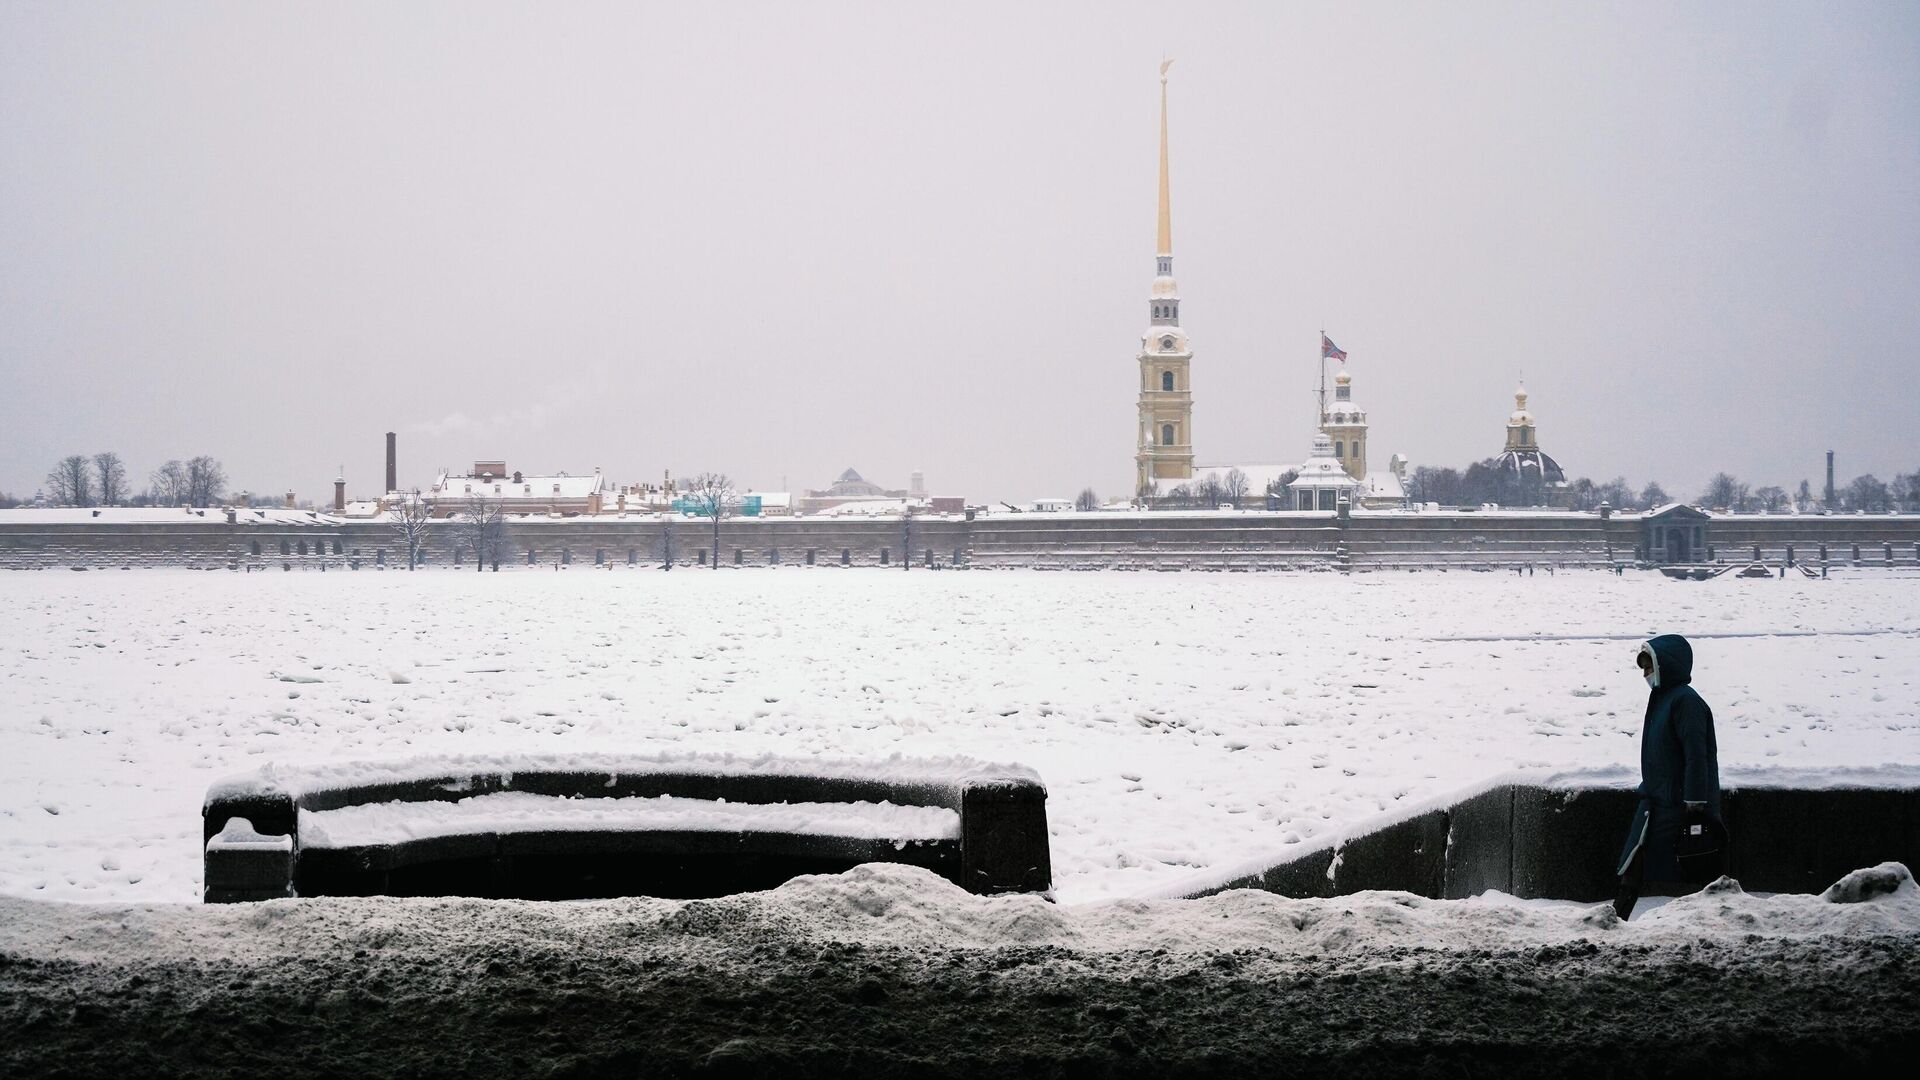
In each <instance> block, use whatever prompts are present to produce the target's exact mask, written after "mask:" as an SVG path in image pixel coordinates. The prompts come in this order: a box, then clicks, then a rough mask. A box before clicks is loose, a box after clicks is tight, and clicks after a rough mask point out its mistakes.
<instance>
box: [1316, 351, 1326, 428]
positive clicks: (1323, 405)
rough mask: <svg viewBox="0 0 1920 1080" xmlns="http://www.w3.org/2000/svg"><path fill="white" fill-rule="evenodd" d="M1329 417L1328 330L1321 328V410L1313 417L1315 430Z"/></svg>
mask: <svg viewBox="0 0 1920 1080" xmlns="http://www.w3.org/2000/svg"><path fill="white" fill-rule="evenodd" d="M1326 418H1327V330H1326V327H1324V326H1323V327H1321V328H1320V412H1319V414H1318V415H1317V416H1315V417H1314V418H1313V430H1315V431H1319V430H1320V425H1321V424H1322V423H1324V422H1325V421H1326Z"/></svg>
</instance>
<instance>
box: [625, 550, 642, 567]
mask: <svg viewBox="0 0 1920 1080" xmlns="http://www.w3.org/2000/svg"><path fill="white" fill-rule="evenodd" d="M639 561H640V549H639V548H628V549H627V565H628V566H632V565H634V564H635V563H637V562H639Z"/></svg>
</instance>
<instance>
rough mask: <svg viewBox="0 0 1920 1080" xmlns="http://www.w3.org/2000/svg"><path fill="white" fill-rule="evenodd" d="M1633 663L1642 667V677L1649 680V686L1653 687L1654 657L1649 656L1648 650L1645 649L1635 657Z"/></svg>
mask: <svg viewBox="0 0 1920 1080" xmlns="http://www.w3.org/2000/svg"><path fill="white" fill-rule="evenodd" d="M1633 662H1634V663H1635V664H1638V665H1639V666H1640V677H1641V678H1643V679H1645V680H1647V684H1648V685H1652V684H1653V657H1651V656H1649V655H1647V652H1646V650H1644V649H1643V650H1641V651H1640V652H1639V653H1637V654H1635V655H1634V658H1633Z"/></svg>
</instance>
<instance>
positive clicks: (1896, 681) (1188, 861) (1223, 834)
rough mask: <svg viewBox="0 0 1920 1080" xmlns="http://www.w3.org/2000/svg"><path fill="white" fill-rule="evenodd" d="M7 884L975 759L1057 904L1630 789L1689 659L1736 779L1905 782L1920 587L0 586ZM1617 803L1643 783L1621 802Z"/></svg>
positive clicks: (60, 894)
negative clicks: (562, 801) (710, 779)
mask: <svg viewBox="0 0 1920 1080" xmlns="http://www.w3.org/2000/svg"><path fill="white" fill-rule="evenodd" d="M0 599H3V600H4V609H5V612H6V616H7V617H6V619H5V620H4V622H3V623H0V687H4V691H3V693H4V702H5V706H4V709H0V748H3V749H4V750H5V753H4V755H0V892H5V893H9V894H14V895H21V896H30V897H36V898H58V899H74V900H98V901H116V902H151V901H191V900H194V899H196V898H197V897H198V895H199V878H200V866H201V859H200V848H201V833H200V821H199V809H200V805H201V799H202V795H203V793H204V792H205V790H206V788H207V786H208V785H209V783H211V782H213V781H214V780H216V779H219V778H221V777H224V776H227V775H231V774H233V773H235V772H239V771H243V770H246V769H248V768H250V767H253V766H256V765H259V764H261V763H263V762H279V763H285V764H292V765H308V764H313V763H322V762H345V761H366V760H381V759H385V758H412V757H418V756H421V755H426V754H519V753H542V754H556V753H558V754H565V753H603V752H613V753H641V754H646V753H666V752H702V753H731V754H737V755H749V756H750V755H763V754H777V755H782V756H786V757H797V758H808V757H815V756H825V757H833V758H885V757H888V756H891V755H897V754H904V755H909V756H914V757H938V756H942V755H965V756H970V757H974V758H978V759H982V760H987V761H1017V762H1021V763H1024V764H1026V765H1029V766H1032V767H1033V768H1035V769H1036V770H1038V772H1039V773H1040V775H1041V776H1042V777H1043V778H1044V779H1045V781H1046V783H1047V785H1048V789H1049V801H1048V806H1047V811H1048V816H1049V819H1050V823H1051V826H1052V832H1053V835H1052V845H1053V862H1054V874H1055V884H1056V890H1057V894H1058V896H1059V898H1060V899H1061V900H1063V901H1065V902H1068V903H1081V902H1088V901H1094V900H1099V899H1103V898H1114V897H1124V896H1130V895H1135V894H1139V893H1143V892H1148V891H1151V890H1153V889H1154V888H1156V887H1161V886H1163V885H1164V884H1165V883H1168V882H1172V881H1175V880H1179V879H1183V878H1187V877H1190V876H1192V875H1193V874H1195V873H1196V872H1198V871H1204V870H1206V869H1208V868H1217V867H1221V866H1225V865H1231V864H1238V863H1241V862H1244V861H1245V860H1246V859H1248V858H1249V857H1252V856H1254V855H1258V854H1260V853H1263V852H1269V851H1284V850H1285V849H1286V848H1288V847H1289V846H1291V845H1296V844H1302V843H1308V842H1312V841H1315V840H1317V839H1322V838H1324V837H1326V836H1327V835H1329V834H1335V833H1338V832H1340V831H1341V830H1343V829H1346V828H1349V827H1350V826H1352V825H1353V824H1354V823H1357V822H1361V821H1364V820H1366V819H1369V818H1372V817H1375V816H1377V815H1380V814H1383V813H1389V812H1392V811H1393V810H1394V809H1395V808H1396V807H1402V806H1406V805H1408V804H1409V803H1410V801H1421V800H1428V799H1433V798H1436V797H1438V796H1441V795H1443V794H1445V793H1447V792H1451V791H1455V790H1458V789H1462V788H1466V787H1470V786H1472V785H1474V784H1476V783H1478V782H1480V781H1482V780H1484V779H1485V778H1487V777H1489V776H1492V775H1494V774H1497V773H1501V772H1505V771H1509V770H1513V769H1544V770H1573V769H1630V768H1631V767H1632V766H1633V764H1634V763H1635V762H1636V761H1637V760H1638V757H1637V754H1638V747H1637V740H1638V733H1639V723H1640V713H1641V708H1642V704H1643V702H1644V698H1645V687H1644V685H1643V684H1642V683H1641V682H1640V680H1639V677H1638V673H1637V671H1636V670H1635V669H1634V667H1633V663H1632V653H1633V648H1634V645H1635V644H1636V643H1637V641H1638V640H1640V639H1641V638H1643V637H1645V636H1647V635H1650V634H1654V633H1662V632H1678V633H1683V634H1686V635H1688V636H1689V637H1691V638H1692V639H1694V643H1695V651H1696V655H1697V657H1698V667H1697V684H1698V685H1699V687H1700V688H1701V691H1702V693H1703V694H1704V695H1705V696H1706V698H1707V700H1708V701H1709V702H1710V703H1711V704H1712V705H1713V708H1714V714H1715V718H1716V723H1717V727H1718V733H1719V744H1720V754H1721V759H1722V762H1723V764H1724V765H1725V767H1726V768H1728V769H1729V770H1730V771H1738V770H1743V769H1744V770H1758V771H1765V770H1769V769H1785V768H1789V767H1790V768H1791V769H1795V770H1802V771H1803V772H1811V773H1816V774H1817V773H1818V772H1819V771H1820V770H1823V769H1828V768H1829V767H1856V768H1857V767H1864V766H1881V765H1887V764H1889V763H1891V764H1895V765H1914V764H1920V717H1916V715H1915V711H1914V703H1915V701H1916V700H1920V693H1916V686H1915V681H1916V673H1920V579H1915V578H1912V577H1901V576H1892V575H1878V574H1873V573H1865V572H1863V573H1856V574H1839V575H1836V576H1835V577H1833V578H1832V579H1830V580H1826V581H1811V580H1801V579H1787V580H1737V579H1731V578H1722V579H1716V580H1713V581H1708V582H1698V583H1695V582H1673V581H1668V580H1666V579H1664V578H1661V577H1659V576H1658V575H1654V574H1644V573H1634V574H1628V575H1627V576H1625V577H1615V576H1613V575H1611V574H1602V573H1578V574H1566V573H1563V574H1560V575H1558V576H1547V575H1545V574H1541V575H1537V576H1532V577H1516V576H1513V575H1510V574H1475V573H1457V572H1456V573H1451V574H1440V573H1423V574H1404V573H1396V574H1385V573H1382V574H1357V575H1353V576H1339V575H1332V574H1137V573H1123V572H1089V573H1037V572H996V573H926V572H920V573H897V572H883V571H866V572H859V573H847V572H836V571H811V572H809V571H804V570H798V569H794V570H758V571H754V572H731V571H729V572H720V573H714V572H701V571H695V570H686V571H681V572H676V573H670V574H663V573H659V572H656V571H641V572H636V571H628V570H620V571H610V572H599V573H596V572H593V571H592V570H589V569H586V568H579V569H574V570H571V571H568V572H565V573H551V572H550V573H531V572H522V573H503V574H474V573H459V572H454V571H451V570H436V571H422V572H419V573H413V574H408V573H405V572H403V571H388V572H384V573H374V572H367V571H362V572H360V573H328V574H319V573H300V574H271V575H267V574H256V575H238V574H229V573H219V572H215V573H206V572H192V571H185V570H178V571H174V570H150V571H137V572H136V571H127V572H115V573H90V574H71V573H56V572H37V573H36V572H19V573H9V574H6V575H0ZM1621 775H1626V774H1624V773H1622V774H1621Z"/></svg>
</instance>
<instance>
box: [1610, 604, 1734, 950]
mask: <svg viewBox="0 0 1920 1080" xmlns="http://www.w3.org/2000/svg"><path fill="white" fill-rule="evenodd" d="M1635 662H1636V663H1638V664H1639V666H1640V673H1641V675H1642V676H1643V677H1644V678H1645V679H1646V680H1647V686H1648V687H1650V688H1651V690H1652V692H1651V693H1650V694H1649V695H1648V696H1647V718H1646V722H1645V724H1644V725H1643V726H1642V727H1641V729H1640V787H1639V789H1638V790H1639V793H1640V805H1639V807H1638V808H1637V809H1636V810H1635V811H1634V815H1633V824H1632V826H1630V827H1629V828H1628V830H1627V843H1626V847H1625V848H1624V849H1622V850H1621V852H1620V865H1619V870H1618V873H1619V875H1620V895H1619V898H1618V899H1616V900H1615V901H1614V910H1615V911H1617V912H1619V914H1620V917H1621V918H1622V919H1625V918H1627V917H1628V916H1629V915H1631V914H1632V913H1633V905H1634V904H1635V903H1637V902H1638V901H1639V899H1640V889H1641V886H1642V885H1643V883H1645V882H1648V881H1681V880H1684V879H1683V877H1682V874H1681V870H1680V863H1679V858H1678V853H1677V852H1676V850H1675V848H1676V842H1677V841H1679V840H1680V833H1681V829H1682V826H1683V824H1686V823H1688V822H1689V821H1692V822H1700V821H1706V820H1710V821H1711V822H1713V823H1714V827H1715V828H1718V827H1719V822H1720V821H1721V818H1720V758H1719V752H1718V750H1717V749H1716V747H1715V745H1714V739H1713V710H1712V709H1710V708H1708V707H1707V703H1706V701H1704V700H1703V699H1702V698H1701V697H1700V695H1699V693H1698V692H1696V691H1695V690H1694V688H1693V686H1692V683H1693V646H1691V645H1689V644H1687V639H1686V638H1683V637H1681V636H1680V635H1678V634H1662V635H1661V636H1659V637H1657V638H1654V639H1653V640H1651V641H1649V642H1647V643H1646V644H1644V645H1641V646H1640V651H1639V654H1638V655H1637V656H1636V657H1635Z"/></svg>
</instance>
